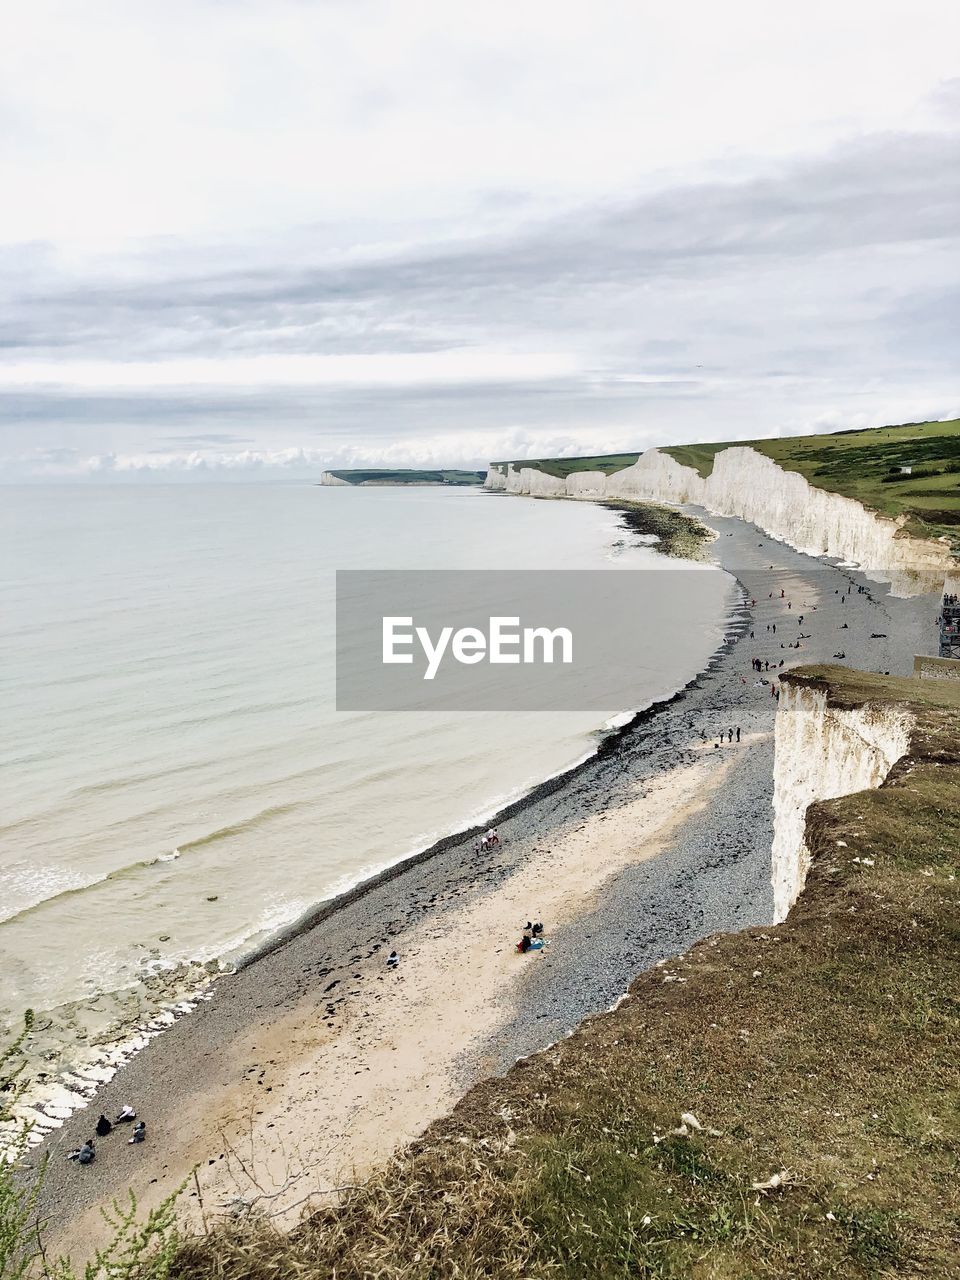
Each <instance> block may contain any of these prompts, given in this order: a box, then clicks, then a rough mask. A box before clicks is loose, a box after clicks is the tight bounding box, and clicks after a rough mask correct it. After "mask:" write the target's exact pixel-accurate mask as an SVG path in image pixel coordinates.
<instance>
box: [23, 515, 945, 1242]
mask: <svg viewBox="0 0 960 1280" xmlns="http://www.w3.org/2000/svg"><path fill="white" fill-rule="evenodd" d="M707 523H709V524H710V525H711V527H713V528H714V529H715V530H716V531H717V533H718V535H719V536H718V538H717V541H716V543H715V544H714V546H713V552H714V554H715V556H716V558H717V559H718V560H719V562H720V563H722V564H723V565H724V566H726V567H728V568H730V569H731V570H733V571H735V572H736V573H737V575H738V577H739V579H740V581H741V582H742V583H743V585H744V588H745V590H746V592H747V593H748V610H747V612H745V613H744V614H743V616H742V617H741V618H740V619H739V620H738V622H737V623H736V625H735V627H734V629H733V633H732V634H731V636H730V638H729V639H728V642H727V644H726V645H725V646H724V648H723V649H722V650H721V651H720V652H719V653H718V655H717V656H716V657H715V659H714V662H713V663H712V665H711V668H710V669H709V670H708V671H707V672H705V673H704V674H703V675H702V676H701V677H700V678H699V679H698V680H697V681H695V682H694V683H693V685H691V686H690V687H688V689H687V690H686V691H685V692H684V694H683V695H681V696H680V697H678V698H676V699H674V700H672V701H671V702H669V703H668V704H667V705H666V706H664V707H663V708H661V709H660V710H659V711H658V712H657V713H656V714H655V715H653V716H649V717H646V718H644V719H642V720H641V721H640V722H639V723H638V724H637V725H636V726H635V727H634V728H633V729H632V730H631V731H630V732H628V733H626V734H624V735H622V736H621V737H620V738H619V739H618V740H617V741H616V742H615V743H614V744H611V748H610V749H608V750H607V751H606V752H605V753H604V754H603V755H601V757H599V758H598V759H596V760H593V761H590V762H588V763H587V764H586V765H584V766H582V767H581V768H579V769H577V770H576V771H574V772H573V773H572V774H571V775H570V776H569V777H568V778H567V779H565V780H564V781H563V782H562V784H557V785H553V786H551V787H547V788H544V789H541V791H540V792H538V793H535V794H534V796H533V797H531V799H530V800H529V802H527V803H525V804H522V805H519V806H514V807H512V810H511V813H510V815H509V816H508V817H506V818H505V819H503V820H501V821H500V823H499V831H500V835H501V837H502V840H503V844H502V846H501V847H500V848H499V849H496V850H493V851H490V852H481V853H476V852H475V851H474V850H473V848H472V845H473V841H472V839H467V840H463V841H456V840H454V841H449V842H445V844H444V847H442V848H441V849H440V850H439V851H437V852H436V853H435V854H434V855H433V856H431V857H430V858H428V859H424V860H421V861H419V862H417V863H415V864H413V865H411V866H409V867H408V868H407V869H406V870H404V871H403V872H402V873H401V874H398V875H395V876H394V877H393V878H391V879H388V880H386V881H384V882H381V883H379V884H377V885H376V886H374V887H373V888H372V889H371V890H370V891H369V892H366V893H363V894H359V895H353V896H352V897H351V898H350V900H348V901H346V902H345V903H344V904H343V905H342V906H341V907H340V908H339V909H338V910H336V911H333V912H329V913H326V914H325V915H324V916H323V918H321V919H319V920H318V921H317V922H316V923H314V924H313V925H312V927H311V928H309V929H306V930H304V931H302V932H300V933H298V934H297V935H295V936H293V937H292V938H290V939H289V940H287V941H286V942H284V944H283V945H282V946H279V947H278V948H276V949H275V950H273V951H272V952H270V953H269V954H267V955H265V956H263V957H262V958H261V959H259V960H258V961H257V962H256V963H255V964H253V965H251V966H249V967H248V968H246V969H244V970H242V971H241V972H240V973H238V974H236V975H234V976H231V977H228V978H225V979H223V980H222V981H221V982H219V983H218V984H217V987H216V989H215V995H214V998H213V999H212V1000H211V1001H209V1002H208V1003H206V1004H204V1005H202V1006H201V1007H200V1008H199V1009H198V1010H197V1011H196V1012H195V1013H193V1014H191V1015H190V1016H189V1017H187V1018H184V1019H183V1020H182V1021H181V1022H179V1023H177V1024H176V1025H175V1026H174V1027H172V1028H171V1030H170V1031H168V1032H167V1033H165V1034H164V1035H163V1036H161V1037H159V1038H158V1039H156V1040H154V1041H153V1042H152V1043H151V1044H150V1045H149V1046H148V1047H147V1048H146V1049H145V1050H144V1051H143V1052H142V1053H141V1054H140V1055H139V1056H138V1057H137V1058H135V1059H134V1060H133V1061H132V1062H130V1063H129V1064H128V1065H127V1066H125V1067H124V1068H122V1069H121V1071H120V1072H119V1073H118V1075H117V1077H116V1078H115V1079H114V1080H113V1081H111V1082H110V1084H108V1085H106V1086H105V1087H104V1088H103V1089H102V1090H101V1092H100V1094H99V1095H98V1097H97V1099H95V1101H94V1103H93V1104H92V1105H91V1108H90V1110H89V1111H88V1112H86V1113H82V1114H80V1115H78V1116H75V1117H73V1118H72V1119H71V1120H70V1121H69V1122H68V1123H67V1124H66V1125H65V1126H64V1127H63V1129H61V1130H60V1131H58V1132H57V1133H56V1134H55V1135H54V1136H53V1137H52V1138H51V1139H50V1140H49V1141H48V1143H47V1144H46V1148H45V1149H46V1150H48V1151H49V1152H50V1153H51V1157H52V1159H51V1167H50V1172H49V1174H48V1178H47V1183H46V1186H45V1189H44V1194H43V1203H42V1206H41V1210H42V1213H43V1216H44V1218H45V1220H46V1223H47V1227H46V1234H47V1241H48V1247H49V1248H50V1249H51V1250H52V1251H55V1252H57V1251H59V1252H72V1253H73V1254H74V1255H75V1257H84V1256H86V1255H87V1254H88V1253H89V1251H90V1249H91V1247H93V1246H95V1245H96V1244H97V1243H98V1242H100V1241H102V1240H103V1239H104V1238H105V1228H104V1224H103V1222H102V1219H101V1217H100V1213H99V1206H100V1205H101V1204H103V1203H105V1202H108V1201H109V1200H110V1199H111V1198H112V1197H115V1196H122V1195H124V1194H125V1191H126V1188H127V1187H132V1188H133V1189H134V1191H135V1192H136V1194H137V1197H138V1200H139V1201H140V1203H141V1205H142V1206H143V1208H149V1207H151V1206H152V1205H154V1204H156V1203H157V1202H159V1200H160V1199H162V1198H163V1197H164V1196H165V1195H166V1194H168V1193H169V1192H170V1191H171V1190H172V1189H173V1188H175V1187H176V1186H178V1185H179V1184H180V1183H181V1182H184V1181H185V1180H186V1179H187V1178H188V1176H189V1175H190V1173H191V1170H192V1169H193V1168H194V1167H196V1168H197V1177H198V1183H199V1189H200V1195H199V1196H198V1194H197V1191H196V1189H195V1187H194V1186H193V1183H192V1182H191V1184H190V1186H189V1187H188V1189H187V1190H186V1191H185V1192H184V1195H183V1200H182V1204H183V1208H184V1214H185V1216H186V1218H187V1219H188V1221H192V1222H198V1221H199V1216H200V1209H201V1202H202V1208H203V1211H204V1212H205V1214H206V1216H207V1218H208V1220H209V1219H210V1218H212V1217H214V1216H215V1215H217V1214H219V1213H222V1212H225V1211H230V1210H231V1209H233V1208H236V1207H237V1206H238V1205H239V1204H240V1202H242V1203H243V1204H245V1205H250V1204H256V1206H257V1207H258V1208H259V1209H260V1210H262V1211H266V1212H269V1213H270V1214H271V1215H273V1216H274V1217H275V1218H276V1219H277V1220H278V1221H279V1222H281V1223H282V1222H289V1221H292V1220H293V1219H294V1218H295V1216H296V1215H297V1214H298V1213H300V1212H302V1211H303V1210H304V1208H305V1207H308V1206H309V1205H310V1204H311V1203H316V1202H317V1200H318V1198H321V1197H323V1196H324V1195H326V1194H329V1192H330V1189H331V1188H335V1187H338V1186H342V1185H343V1184H344V1183H350V1182H352V1181H354V1180H355V1179H356V1178H358V1177H361V1176H362V1175H363V1174H364V1172H366V1171H368V1170H369V1169H371V1168H372V1167H374V1166H375V1165H377V1164H378V1163H380V1162H382V1161H383V1160H384V1159H385V1158H387V1157H388V1156H389V1154H390V1153H391V1152H392V1151H393V1150H394V1149H395V1148H396V1147H397V1146H399V1145H402V1144H403V1143H404V1142H406V1141H408V1140H409V1139H411V1138H414V1137H415V1136H417V1135H418V1134H419V1133H421V1132H422V1131H423V1129H424V1128H425V1127H426V1126H427V1125H428V1124H429V1123H430V1122H431V1121H432V1120H434V1119H436V1118H437V1117H438V1116H440V1115H442V1114H444V1113H445V1112H447V1111H448V1110H449V1109H450V1108H451V1107H452V1105H453V1104H454V1103H455V1102H456V1100H457V1099H458V1098H459V1097H460V1096H461V1095H462V1093H463V1092H464V1091H465V1089H466V1088H468V1087H469V1086H470V1084H472V1083H474V1082H475V1081H476V1080H478V1079H481V1078H483V1077H484V1076H485V1075H488V1074H490V1073H491V1072H494V1071H501V1070H504V1069H506V1068H507V1067H509V1065H510V1064H511V1063H512V1062H513V1061H514V1060H515V1058H516V1057H517V1056H519V1055H521V1054H526V1053H530V1052H534V1051H536V1050H538V1049H540V1048H543V1047H545V1046H546V1045H547V1044H549V1043H551V1042H552V1041H554V1040H556V1039H557V1038H558V1037H560V1036H562V1035H563V1034H565V1033H566V1032H567V1031H568V1030H569V1029H570V1028H572V1026H574V1025H575V1024H576V1023H577V1022H578V1021H579V1020H580V1019H581V1018H582V1017H584V1016H586V1015H587V1014H589V1013H591V1012H596V1011H597V1010H599V1009H602V1008H605V1007H608V1006H609V1005H610V1004H611V1003H612V1002H613V1001H614V1000H615V999H616V998H617V996H618V995H619V994H620V993H621V992H622V991H623V990H624V989H625V988H626V986H627V985H628V983H629V981H630V979H631V978H632V977H633V976H635V974H636V973H638V972H640V971H641V970H642V969H644V968H647V967H649V966H651V965H653V964H655V963H656V962H657V961H658V960H660V959H664V958H666V957H667V956H670V955H675V954H677V953H679V952H682V951H683V950H684V949H685V948H686V947H688V946H689V945H691V943H692V942H694V941H696V940H697V939H698V938H700V937H703V936H706V935H707V934H710V933H713V932H716V931H718V930H732V929H738V928H743V927H746V926H747V925H751V924H759V923H762V922H764V921H766V920H768V919H769V918H770V911H771V896H770V889H769V869H770V868H769V855H770V842H771V833H772V810H771V807H770V804H771V795H772V753H773V745H772V727H773V717H774V712H775V707H776V703H775V700H774V698H772V697H771V696H770V691H769V687H768V686H766V685H758V684H756V683H755V681H756V680H757V678H758V677H757V676H755V675H754V673H753V672H752V670H751V668H750V659H751V657H753V656H759V657H761V658H764V659H767V660H769V661H771V662H772V663H774V664H776V663H779V661H780V660H781V659H783V660H784V662H785V665H787V666H789V665H797V664H799V663H806V662H810V661H817V660H824V659H831V658H832V656H833V654H834V653H835V652H837V651H838V650H840V649H843V650H845V651H846V654H847V661H848V662H849V663H850V665H855V666H859V667H861V668H863V669H867V670H889V671H892V672H895V673H897V674H907V673H908V672H909V671H910V669H911V666H912V659H913V654H914V652H933V651H935V650H934V646H935V643H936V634H935V628H934V619H935V617H936V614H937V604H938V602H937V599H936V597H927V598H924V599H921V600H912V601H900V600H892V599H890V598H889V597H888V595H887V593H886V592H885V590H884V589H883V588H882V587H877V586H874V585H872V584H867V586H868V588H869V593H868V594H863V595H861V594H858V593H857V584H861V583H864V582H865V579H863V578H862V577H861V576H860V575H858V574H855V573H852V572H851V571H849V570H846V569H838V568H833V567H828V566H826V565H825V564H823V563H821V562H819V561H814V560H811V559H809V558H808V557H805V556H801V555H799V554H798V553H796V552H793V551H792V550H790V549H789V548H786V547H784V546H783V545H782V544H777V543H774V542H773V541H772V540H771V539H769V538H767V537H766V536H765V535H763V534H761V533H759V532H758V531H757V530H755V529H753V528H752V527H751V526H747V525H743V524H742V523H740V522H738V521H733V520H722V519H716V518H713V517H710V518H709V519H707ZM771 566H773V569H772V571H771ZM781 589H783V590H784V592H785V598H784V599H783V600H781V599H780V596H779V592H780V590H781ZM771 592H773V596H774V598H773V599H771V598H770V594H769V593H771ZM841 593H842V594H843V595H844V597H845V600H844V602H843V603H841ZM753 598H755V599H756V606H755V607H749V600H751V599H753ZM788 602H789V603H790V604H791V605H792V608H788V607H787V604H788ZM814 606H815V607H814ZM801 613H803V614H804V624H803V628H802V630H803V632H804V633H812V637H811V639H810V640H809V641H805V642H804V647H803V648H802V649H800V650H792V649H789V650H788V649H781V648H780V645H781V644H785V643H787V642H792V641H793V640H794V639H795V638H796V636H797V634H798V632H799V628H798V626H797V620H798V617H799V614H801ZM774 622H776V624H777V628H778V629H777V634H776V635H773V633H772V632H770V631H768V630H767V629H766V628H767V627H768V626H770V625H772V624H773V623H774ZM843 622H846V623H847V624H848V629H846V630H843V631H841V630H840V627H841V624H842V623H843ZM751 629H752V630H753V631H754V636H755V638H754V639H752V640H751V639H750V638H749V632H750V630H751ZM872 632H885V633H886V634H887V638H886V639H885V640H871V639H870V635H871V633H872ZM766 678H768V679H769V678H770V677H769V676H768V677H766ZM736 726H739V727H740V729H741V741H740V742H739V743H737V742H733V743H729V742H724V744H723V745H722V746H721V747H716V746H715V745H714V743H715V742H716V741H717V732H718V731H719V730H720V729H721V728H724V729H726V728H727V727H736ZM704 739H705V740H704ZM527 919H540V920H543V921H544V923H545V926H546V936H547V940H548V941H547V945H546V947H545V948H544V950H543V951H541V952H532V953H530V954H528V955H518V954H517V953H516V951H515V947H514V944H515V941H516V939H517V938H518V937H519V935H520V931H521V928H522V926H523V924H524V922H525V921H526V920H527ZM392 948H396V950H397V951H398V952H399V953H400V957H401V959H400V965H399V967H398V969H397V970H396V971H395V972H393V971H389V970H388V969H387V968H386V965H385V957H386V955H387V954H388V953H389V951H390V950H391V949H392ZM126 1102H129V1103H130V1104H132V1105H133V1106H135V1107H136V1108H137V1110H138V1112H139V1114H140V1115H141V1116H143V1117H145V1118H146V1120H147V1124H148V1135H149V1136H148V1141H147V1142H146V1143H144V1144H143V1145H142V1146H136V1147H131V1146H129V1145H128V1144H127V1143H126V1141H125V1140H124V1135H123V1134H122V1133H121V1134H119V1135H110V1136H108V1137H107V1138H105V1139H103V1140H102V1141H101V1142H100V1143H98V1159H97V1161H96V1163H95V1164H94V1165H92V1166H90V1167H89V1168H87V1169H80V1168H78V1167H77V1166H76V1165H75V1164H73V1163H68V1162H67V1161H65V1160H64V1159H63V1158H62V1157H63V1154H64V1153H65V1152H66V1151H68V1150H70V1149H71V1148H72V1147H74V1146H76V1145H77V1144H78V1142H79V1141H82V1139H83V1138H84V1137H86V1136H87V1131H88V1130H90V1131H92V1128H93V1123H94V1121H95V1118H96V1115H97V1114H98V1113H99V1111H100V1110H101V1109H103V1110H105V1111H106V1112H107V1113H108V1114H111V1113H113V1112H114V1111H115V1110H116V1109H118V1108H119V1107H120V1105H122V1104H123V1103H126Z"/></svg>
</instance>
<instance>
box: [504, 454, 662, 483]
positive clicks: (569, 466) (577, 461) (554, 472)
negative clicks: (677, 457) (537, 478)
mask: <svg viewBox="0 0 960 1280" xmlns="http://www.w3.org/2000/svg"><path fill="white" fill-rule="evenodd" d="M639 457H640V455H639V453H602V454H597V455H596V456H593V457H583V458H522V459H520V460H519V461H517V462H512V463H506V462H495V463H494V464H493V465H494V466H495V467H496V468H497V469H498V470H499V471H500V473H501V474H502V475H505V474H506V468H507V467H508V466H514V467H532V468H533V470H534V471H543V472H544V473H545V474H546V475H548V476H556V477H557V479H558V480H565V479H566V478H567V476H569V475H573V473H574V472H575V471H602V472H603V474H604V475H607V476H609V475H613V473H614V472H615V471H623V469H624V468H625V467H632V466H633V464H634V463H635V462H636V460H637V459H638V458H639Z"/></svg>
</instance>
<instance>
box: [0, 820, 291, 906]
mask: <svg viewBox="0 0 960 1280" xmlns="http://www.w3.org/2000/svg"><path fill="white" fill-rule="evenodd" d="M300 804H301V802H300V801H291V802H289V803H287V804H274V805H267V806H266V807H265V808H263V809H260V810H259V811H258V812H257V813H255V814H252V815H251V816H250V817H248V818H242V819H240V820H239V821H237V822H232V823H228V824H227V825H225V826H222V827H215V828H214V829H213V830H212V831H208V832H206V833H205V834H204V835H201V836H197V837H196V838H195V839H193V840H185V841H182V842H181V843H180V844H178V845H176V846H174V848H173V849H171V850H169V851H167V852H166V853H160V854H157V855H156V856H154V857H152V858H141V859H138V860H137V861H136V862H131V863H128V864H127V865H126V866H122V867H117V868H115V869H114V870H113V871H108V872H106V874H104V875H101V876H96V877H94V878H93V879H90V880H85V881H82V882H81V883H68V884H66V885H64V887H62V888H59V889H58V890H57V891H56V892H55V893H48V894H45V895H44V896H43V897H40V898H37V899H36V900H35V901H33V902H29V903H27V904H26V905H24V906H22V907H20V908H18V909H17V910H15V911H12V912H10V913H9V914H8V915H5V916H0V925H4V924H11V923H12V922H13V921H19V920H23V919H25V918H27V917H29V916H32V915H34V914H36V913H37V912H39V911H42V910H45V909H47V908H49V907H50V906H51V905H53V904H54V903H58V902H63V901H66V900H67V899H69V898H75V897H78V896H79V895H80V894H84V893H87V894H89V893H91V892H93V891H95V890H98V889H101V888H102V887H103V886H104V885H106V884H114V883H116V882H117V881H122V880H126V879H129V878H131V877H133V876H135V875H137V874H138V873H140V872H142V871H145V870H149V868H150V867H156V866H159V865H161V864H163V863H170V862H175V861H176V860H177V859H178V858H181V857H182V856H183V855H184V854H185V853H191V852H193V851H195V850H197V849H204V848H208V847H209V846H210V845H213V844H217V843H218V842H219V841H221V840H229V839H231V838H233V837H235V836H238V835H244V834H246V833H247V832H250V831H255V830H257V829H258V828H259V827H261V826H264V825H265V824H266V823H269V822H270V821H272V820H273V819H274V818H276V817H280V816H282V815H283V814H286V813H292V812H293V811H294V810H296V809H298V808H299V807H300ZM16 870H17V868H15V867H14V868H8V871H7V873H6V874H7V875H9V873H10V872H11V871H16ZM20 870H21V871H22V872H25V873H26V874H27V876H29V875H31V874H32V875H34V876H35V877H36V880H37V881H38V882H41V883H42V881H43V880H44V879H46V878H47V877H48V876H51V875H52V876H57V875H63V874H67V875H69V873H63V872H61V871H60V869H59V868H45V867H22V866H21V868H20Z"/></svg>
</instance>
